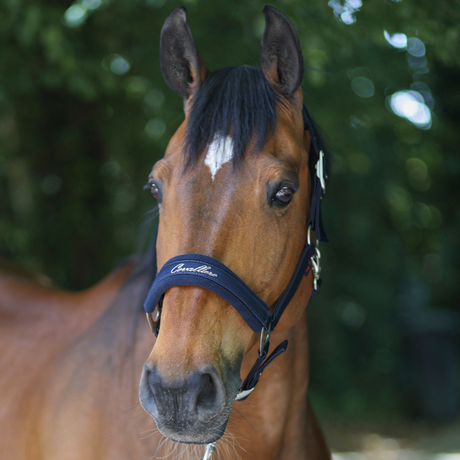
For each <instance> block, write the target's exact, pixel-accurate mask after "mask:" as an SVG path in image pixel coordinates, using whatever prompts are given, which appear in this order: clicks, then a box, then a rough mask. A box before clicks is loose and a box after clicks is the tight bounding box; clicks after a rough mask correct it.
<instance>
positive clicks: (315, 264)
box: [307, 224, 321, 291]
mask: <svg viewBox="0 0 460 460" xmlns="http://www.w3.org/2000/svg"><path fill="white" fill-rule="evenodd" d="M307 244H308V245H309V246H310V244H311V224H310V225H309V226H308V229H307ZM318 246H319V241H318V240H316V244H315V254H314V255H312V256H311V257H310V262H311V271H312V272H313V289H314V290H315V291H317V290H318V280H319V275H320V273H321V260H320V259H321V252H319V249H318Z"/></svg>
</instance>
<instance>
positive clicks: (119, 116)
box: [0, 0, 460, 414]
mask: <svg viewBox="0 0 460 460" xmlns="http://www.w3.org/2000/svg"><path fill="white" fill-rule="evenodd" d="M184 3H185V5H186V6H187V8H188V11H189V23H190V27H191V29H192V31H193V34H194V36H195V40H196V42H197V45H198V48H199V50H200V52H201V54H202V56H203V58H204V60H205V62H206V63H207V65H208V66H209V67H210V69H211V70H212V69H217V68H220V67H223V66H226V65H238V64H250V65H258V63H259V53H260V38H261V35H262V31H263V25H264V23H263V16H262V8H263V6H264V2H260V1H252V2H244V1H242V0H236V1H233V2H218V1H215V0H214V1H211V0H186V1H185V0H184ZM358 3H359V2H357V1H354V2H352V4H358ZM337 4H339V2H337ZM177 6H180V3H178V2H176V1H169V2H166V1H165V0H146V1H140V0H137V1H129V2H127V1H121V0H112V1H108V0H83V1H81V2H75V3H74V4H73V5H71V6H70V8H69V4H68V3H65V2H58V1H46V2H45V1H44V0H34V1H33V2H32V1H25V0H23V1H18V0H9V1H5V2H4V3H3V4H2V6H0V36H1V42H2V50H1V59H0V196H1V200H0V254H3V255H5V256H9V257H14V258H16V259H18V260H21V261H23V262H25V263H27V264H29V265H31V266H33V267H35V268H37V269H39V270H41V271H43V272H45V273H46V274H48V275H49V276H50V277H51V278H53V279H55V280H56V281H57V282H58V283H59V284H61V285H62V286H64V287H66V288H77V289H80V288H84V287H87V286H89V285H90V284H91V283H94V282H95V281H96V280H98V279H99V278H100V277H101V276H103V275H104V274H106V273H108V272H109V271H110V270H111V269H112V267H113V266H114V265H115V264H116V263H117V262H118V261H119V260H120V259H121V258H123V257H125V256H127V255H128V254H130V253H131V252H133V250H135V248H136V244H137V235H138V234H139V229H140V227H141V222H142V220H143V217H144V216H145V215H148V214H149V212H150V209H151V207H152V205H153V202H152V198H151V197H150V195H149V193H148V192H143V191H142V186H143V185H144V183H145V181H146V179H147V175H148V173H149V171H150V168H151V166H152V165H153V163H154V162H155V161H156V160H157V159H159V158H161V156H162V154H163V152H164V149H165V147H166V145H167V142H168V139H169V138H170V137H171V135H172V133H173V132H174V131H175V130H176V129H177V127H178V126H179V124H180V123H181V122H182V120H183V114H182V101H181V98H180V97H179V96H177V95H175V94H174V93H172V91H171V90H170V89H169V88H167V87H166V85H165V83H164V82H163V79H162V77H161V73H160V68H159V56H158V48H159V34H160V30H161V27H162V24H163V22H164V20H165V18H166V17H167V16H168V15H169V14H170V13H171V12H172V10H173V9H174V8H176V7H177ZM274 6H275V7H277V8H279V9H280V10H281V11H282V12H283V13H285V14H286V15H287V16H288V17H290V18H291V19H292V21H293V22H294V24H295V26H296V28H297V31H298V33H299V37H300V42H301V45H302V49H303V53H304V59H305V63H306V66H307V69H306V74H305V81H304V92H305V95H306V96H305V101H306V103H307V105H308V106H309V108H310V112H311V113H312V115H313V116H314V118H315V119H316V120H317V121H318V123H319V124H320V125H321V126H322V127H323V130H324V132H325V133H326V134H327V135H328V137H329V139H330V143H331V146H332V147H333V150H334V151H335V158H334V163H333V167H332V177H331V180H330V181H329V183H328V191H327V195H326V196H325V198H324V205H323V208H324V220H325V224H326V229H327V230H328V233H329V237H330V240H331V243H330V244H328V245H324V246H323V247H322V251H323V259H324V262H323V266H324V272H323V278H324V285H325V287H324V288H323V292H322V294H321V296H319V297H318V298H317V299H316V300H315V301H314V302H313V303H312V305H310V306H309V318H310V325H311V334H312V351H311V356H312V358H311V359H312V382H313V383H312V385H313V394H314V396H315V398H316V401H317V402H318V404H319V405H320V407H321V408H322V409H323V410H324V411H327V410H330V411H332V410H340V411H342V412H343V413H345V414H368V413H369V411H375V412H376V413H377V412H379V411H380V412H381V411H382V410H384V411H386V412H389V413H398V411H400V410H401V399H402V397H401V393H400V392H399V389H398V382H397V372H396V371H397V365H398V359H399V358H398V356H399V353H400V339H399V335H398V334H397V333H396V330H397V327H396V318H397V317H398V313H397V310H398V300H397V299H398V295H399V294H400V293H401V289H402V286H403V284H404V283H405V282H407V281H410V280H424V282H426V283H428V284H429V285H430V286H431V287H432V297H431V303H432V304H434V305H440V306H445V307H452V306H453V302H454V299H458V298H459V294H460V292H459V283H458V281H457V280H458V278H459V265H458V261H459V257H458V256H459V249H460V248H459V239H458V230H457V229H458V224H459V219H460V214H459V213H458V210H457V209H456V208H455V206H454V205H453V200H454V197H456V190H457V183H458V174H459V172H460V157H459V155H458V148H457V142H456V140H457V139H456V136H455V134H457V131H458V129H457V130H456V126H458V121H459V117H460V113H459V107H460V91H459V86H460V78H459V77H460V70H459V62H460V55H459V53H460V51H459V47H458V41H459V35H460V27H459V26H458V24H459V16H460V8H459V4H458V2H442V1H427V0H423V1H422V2H419V1H418V2H416V1H415V0H403V1H401V2H396V1H394V2H392V1H385V2H367V3H365V4H364V5H363V6H361V8H357V10H358V9H359V11H355V12H354V13H353V14H351V18H352V19H353V18H354V19H355V22H354V23H352V24H345V23H344V22H343V21H340V20H338V19H336V17H334V14H333V10H332V8H331V7H329V6H328V5H327V3H326V2H323V1H319V0H312V1H310V2H307V3H306V2H303V1H300V0H277V1H276V2H275V3H274ZM358 6H359V5H358ZM384 30H387V31H388V32H389V33H390V34H394V33H396V32H398V33H405V34H406V35H407V36H408V37H417V38H419V39H420V40H422V41H423V42H424V44H425V46H426V59H427V61H426V65H425V67H426V68H427V69H428V71H427V72H425V70H423V69H422V71H420V69H419V70H417V69H416V68H415V70H414V68H413V67H412V68H411V66H410V65H409V64H410V62H409V61H408V60H410V56H409V54H408V53H407V52H406V51H401V50H398V49H395V48H392V47H391V46H390V45H389V44H388V43H387V42H386V40H385V38H384V35H383V31H384ZM415 82H422V83H425V84H426V85H428V87H429V88H430V89H431V92H432V94H433V96H434V107H433V110H432V112H431V113H432V117H433V125H432V127H431V129H428V130H423V129H419V128H417V127H416V126H414V125H413V124H412V123H410V122H409V121H407V120H405V119H403V118H399V117H397V116H396V115H395V114H393V113H392V112H391V111H390V110H389V109H388V107H387V105H388V99H387V97H388V96H391V94H393V93H395V92H396V91H398V90H402V89H409V88H410V87H411V85H413V84H414V83H415Z"/></svg>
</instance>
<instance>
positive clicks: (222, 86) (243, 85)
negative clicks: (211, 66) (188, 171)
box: [184, 65, 330, 177]
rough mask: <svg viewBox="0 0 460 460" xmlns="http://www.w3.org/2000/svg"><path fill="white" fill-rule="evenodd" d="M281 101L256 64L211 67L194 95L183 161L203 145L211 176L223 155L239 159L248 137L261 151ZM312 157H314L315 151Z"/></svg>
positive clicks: (194, 155) (322, 145) (224, 159)
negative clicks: (215, 69) (211, 69)
mask: <svg viewBox="0 0 460 460" xmlns="http://www.w3.org/2000/svg"><path fill="white" fill-rule="evenodd" d="M280 105H281V106H282V105H283V98H281V97H280V96H279V94H277V93H276V91H274V89H273V88H272V86H271V85H270V83H269V82H268V80H267V79H266V77H265V75H264V73H263V71H262V69H261V68H260V67H251V66H247V65H244V66H237V67H226V68H224V69H220V70H217V71H215V72H212V73H211V74H210V75H209V77H208V78H207V79H206V80H205V82H204V84H203V86H202V87H201V88H200V90H199V91H198V93H197V94H196V95H195V96H194V98H193V104H192V108H191V111H190V115H189V119H188V122H187V127H186V135H185V140H184V150H185V155H186V165H188V166H189V165H191V164H194V163H196V161H197V160H198V158H199V157H200V155H201V153H202V152H203V151H204V150H206V152H207V153H206V157H205V158H206V160H205V164H207V165H208V166H209V168H210V170H211V175H212V176H213V177H214V176H215V174H216V172H217V170H218V169H219V168H220V167H221V166H222V165H223V164H224V163H226V162H227V161H230V160H232V162H233V164H236V163H238V162H239V161H240V160H241V159H242V158H243V157H244V155H245V152H246V151H247V150H248V145H249V143H250V142H251V141H253V148H252V152H254V153H258V152H260V151H262V149H263V147H264V145H265V143H266V142H267V140H268V139H269V138H270V136H271V135H272V134H273V133H274V131H275V128H276V124H277V107H278V106H280ZM308 116H309V115H308ZM309 118H310V119H311V117H310V116H309ZM311 121H312V124H313V127H314V128H315V133H314V136H315V139H316V142H317V145H318V146H319V149H320V150H323V152H324V154H325V157H326V168H327V171H328V173H329V172H330V171H329V169H330V153H329V149H328V147H327V144H326V143H325V142H324V138H323V136H322V133H321V130H320V129H318V126H317V124H316V123H314V121H313V120H311ZM224 141H225V142H224ZM229 155H231V157H229ZM206 161H207V162H206ZM311 161H316V160H314V157H313V156H311ZM211 165H213V166H211ZM311 167H312V168H313V167H314V165H311Z"/></svg>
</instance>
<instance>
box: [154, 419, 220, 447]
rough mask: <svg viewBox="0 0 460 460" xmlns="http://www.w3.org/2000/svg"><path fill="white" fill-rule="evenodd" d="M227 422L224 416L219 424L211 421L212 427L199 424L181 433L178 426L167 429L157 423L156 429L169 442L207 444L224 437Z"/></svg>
mask: <svg viewBox="0 0 460 460" xmlns="http://www.w3.org/2000/svg"><path fill="white" fill-rule="evenodd" d="M228 420H229V416H226V417H225V420H224V421H223V422H221V423H220V424H219V422H217V421H216V420H213V422H214V423H213V426H212V427H210V426H209V424H200V426H194V427H193V428H187V429H185V428H184V429H183V430H181V431H178V424H175V425H174V426H171V427H167V426H165V425H163V424H160V423H158V422H157V427H158V430H159V431H160V433H161V434H162V435H163V436H165V437H166V438H168V439H170V440H171V441H174V442H179V443H182V444H208V443H210V442H216V441H218V440H219V439H220V438H221V437H222V436H223V435H224V433H225V430H226V428H227V424H228ZM216 422H217V423H216Z"/></svg>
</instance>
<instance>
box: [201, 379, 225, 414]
mask: <svg viewBox="0 0 460 460" xmlns="http://www.w3.org/2000/svg"><path fill="white" fill-rule="evenodd" d="M223 393H224V389H223V384H222V382H221V380H220V378H219V377H218V376H216V375H212V374H210V373H206V374H202V376H201V389H200V390H199V392H198V396H197V399H196V412H197V415H198V418H200V419H205V418H209V417H212V416H214V415H216V413H217V412H219V410H220V409H221V407H222V404H223V401H224V394H223Z"/></svg>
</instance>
